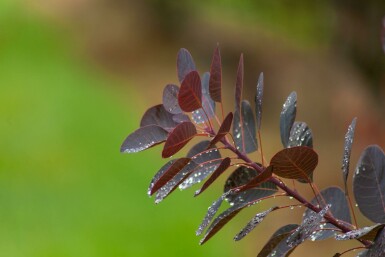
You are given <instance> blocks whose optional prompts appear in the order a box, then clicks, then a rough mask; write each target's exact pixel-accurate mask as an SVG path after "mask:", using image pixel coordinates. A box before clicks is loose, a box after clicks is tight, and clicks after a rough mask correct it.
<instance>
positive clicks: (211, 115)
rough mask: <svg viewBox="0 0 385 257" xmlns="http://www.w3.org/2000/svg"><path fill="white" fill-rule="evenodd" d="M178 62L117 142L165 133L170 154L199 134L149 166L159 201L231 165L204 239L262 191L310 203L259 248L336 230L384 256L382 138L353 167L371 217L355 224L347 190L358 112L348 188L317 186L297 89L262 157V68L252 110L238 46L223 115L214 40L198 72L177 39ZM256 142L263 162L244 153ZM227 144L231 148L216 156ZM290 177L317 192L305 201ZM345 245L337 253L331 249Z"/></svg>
mask: <svg viewBox="0 0 385 257" xmlns="http://www.w3.org/2000/svg"><path fill="white" fill-rule="evenodd" d="M177 71H178V78H179V82H180V87H179V86H177V85H174V84H169V85H167V86H166V87H165V88H164V91H163V103H162V104H159V105H155V106H153V107H151V108H149V109H148V110H147V111H146V112H145V114H144V115H143V117H142V120H141V122H140V128H139V129H137V130H136V131H134V132H133V133H131V134H130V135H129V136H128V137H127V138H126V139H125V140H124V142H123V144H122V146H121V152H126V153H134V152H139V151H142V150H146V149H148V148H150V147H153V146H155V145H158V144H161V143H164V146H163V151H162V157H163V158H169V157H172V156H173V155H175V154H177V153H178V152H179V151H180V150H181V149H182V148H183V147H184V146H186V145H187V144H188V143H189V142H190V141H191V140H192V139H193V138H198V137H203V138H204V139H203V140H202V141H200V142H199V143H197V144H195V145H194V146H192V148H191V149H190V150H189V151H188V153H187V155H186V156H184V157H179V158H172V159H171V160H169V161H167V163H166V164H165V165H164V166H163V167H162V168H160V170H159V171H158V172H157V173H156V174H155V176H154V178H153V179H152V181H151V183H150V186H149V189H148V194H149V195H154V194H155V202H156V203H159V202H161V201H162V200H163V199H164V198H165V197H167V196H168V195H169V194H170V193H171V192H173V191H174V190H175V189H176V188H178V187H179V188H180V189H186V188H189V187H191V186H192V185H194V184H197V183H200V182H202V181H205V182H204V184H203V185H202V187H201V188H200V189H199V190H197V191H196V192H195V196H198V195H200V194H202V193H203V192H204V191H205V190H206V189H207V188H208V187H209V186H211V185H212V184H213V182H215V180H216V179H217V178H218V177H219V176H221V175H222V174H223V173H224V172H225V171H227V170H229V169H231V168H232V167H235V169H234V170H233V171H232V173H231V174H230V175H229V177H228V178H227V180H226V182H225V186H224V193H223V194H221V195H220V196H219V198H218V199H217V200H216V201H214V202H213V204H212V205H211V206H210V207H209V209H208V212H207V214H206V216H205V217H204V219H203V221H202V223H201V225H200V226H199V228H198V230H197V232H196V234H197V235H201V234H202V233H203V232H205V233H204V235H203V238H202V239H201V241H200V242H201V244H203V243H205V242H206V241H207V240H209V239H210V238H211V237H212V236H214V235H215V234H216V233H217V232H218V231H219V230H220V229H221V228H222V227H223V226H224V225H226V224H227V223H228V222H229V221H230V220H231V219H232V218H233V217H235V216H236V215H237V214H238V213H239V212H240V211H241V210H243V209H245V208H246V207H249V206H251V205H254V204H256V203H259V202H261V201H262V200H265V199H268V198H274V197H276V196H285V197H290V198H294V199H296V200H297V201H298V202H299V203H298V205H301V206H305V207H306V208H305V211H304V214H303V218H302V221H301V222H300V224H288V225H284V226H283V227H281V228H280V229H278V230H277V231H276V232H275V233H274V234H273V235H272V236H271V238H270V239H269V240H268V241H267V243H266V244H265V246H264V247H263V249H262V250H261V251H260V252H259V254H258V257H264V256H289V255H290V253H292V252H293V251H294V249H295V248H296V247H297V246H298V245H300V244H301V243H303V242H304V241H305V240H312V241H315V240H324V239H327V238H331V237H334V238H335V239H336V240H352V239H354V240H357V241H358V242H359V243H361V244H362V246H360V247H358V248H362V249H363V250H364V251H362V252H361V253H360V254H359V256H366V257H372V256H384V255H383V254H384V252H385V232H384V230H383V227H384V226H385V155H384V152H383V151H382V149H381V148H380V147H379V146H376V145H372V146H369V147H367V148H366V149H365V150H364V151H363V153H362V155H361V158H360V159H359V161H358V163H357V167H356V169H355V173H354V177H353V189H354V190H353V191H354V196H355V200H356V203H357V205H358V207H359V209H360V211H361V212H362V214H363V215H365V216H366V217H367V218H368V219H370V220H371V221H373V222H375V223H376V224H374V225H373V226H371V227H363V228H359V227H358V225H357V222H356V221H355V217H354V216H355V215H354V209H353V207H352V203H351V202H352V201H351V198H350V196H349V193H348V191H347V186H346V184H347V179H348V175H349V170H350V169H349V163H350V154H351V148H352V143H353V138H354V131H355V126H356V119H353V121H352V123H351V124H350V126H349V127H348V131H347V133H346V136H345V146H344V152H343V158H342V177H343V182H344V184H345V188H344V190H343V189H341V188H339V187H335V186H331V187H328V188H325V189H323V190H322V191H318V190H317V189H316V187H315V186H314V184H313V172H314V170H315V169H316V166H317V164H318V155H317V153H316V152H315V151H314V150H313V136H312V131H311V129H310V128H309V126H308V125H307V124H306V123H305V122H301V121H295V118H296V112H297V105H296V104H297V95H296V93H295V92H292V93H291V94H290V95H289V96H288V98H287V99H286V101H285V103H284V104H283V108H282V112H281V115H280V135H281V141H282V145H283V149H282V150H280V151H278V152H277V153H276V154H275V155H274V156H273V157H272V158H271V160H270V162H269V163H267V162H266V160H265V157H264V156H263V150H262V143H261V133H260V132H261V118H262V99H263V88H264V77H263V73H261V74H260V76H259V78H258V81H257V86H256V96H255V113H254V111H253V108H252V107H251V104H250V103H249V102H248V101H247V100H243V99H242V91H243V90H242V89H243V73H244V70H243V56H242V55H241V57H240V61H239V65H238V71H237V79H236V83H235V84H236V86H235V109H234V113H232V112H229V113H228V114H227V115H226V116H225V115H224V111H223V105H222V100H223V99H222V65H221V56H220V51H219V48H216V49H215V50H214V54H213V57H212V62H211V66H210V72H206V73H203V75H202V76H201V75H200V74H199V73H198V71H197V69H196V67H195V63H194V61H193V58H192V56H191V55H190V53H189V52H188V51H187V50H186V49H181V50H180V51H179V53H178V57H177ZM216 105H220V107H221V119H220V118H219V117H218V116H217V114H216ZM257 138H258V140H257ZM255 151H258V152H259V153H260V156H261V158H260V163H259V162H256V161H255V160H252V159H250V158H249V156H248V154H249V153H252V152H255ZM223 154H225V155H227V157H224V156H222V155H223ZM228 156H230V157H228ZM290 181H293V183H294V182H295V181H298V182H300V183H305V184H308V185H309V186H310V187H311V188H312V190H313V192H314V198H313V199H312V200H310V201H308V200H307V199H305V198H304V197H302V196H301V194H300V193H299V192H298V191H297V190H295V189H291V188H289V187H288V186H287V185H288V184H291V182H290ZM288 182H290V183H288ZM224 200H226V201H227V202H228V203H229V207H228V208H227V209H226V210H225V211H223V212H222V213H220V214H219V215H217V216H216V214H217V212H218V209H219V207H220V206H221V204H222V202H223V201H224ZM287 207H290V206H272V207H270V208H269V209H267V210H266V211H264V212H261V213H257V214H256V215H255V217H253V219H252V220H251V221H250V222H249V223H247V224H246V226H245V227H244V228H243V229H242V230H241V231H240V232H239V233H238V234H237V235H236V236H235V237H234V240H240V239H242V238H243V237H244V236H246V235H247V234H248V233H250V231H252V230H253V229H254V228H255V227H256V226H257V225H258V224H259V223H261V222H262V221H263V220H264V218H265V217H266V216H267V215H269V214H270V213H271V212H274V211H277V210H280V209H284V208H287ZM350 211H352V214H353V218H354V224H352V221H351V216H350V215H351V212H350ZM348 251H349V250H347V251H345V252H348ZM379 253H382V254H379ZM341 255H342V254H340V253H337V254H336V255H335V256H341Z"/></svg>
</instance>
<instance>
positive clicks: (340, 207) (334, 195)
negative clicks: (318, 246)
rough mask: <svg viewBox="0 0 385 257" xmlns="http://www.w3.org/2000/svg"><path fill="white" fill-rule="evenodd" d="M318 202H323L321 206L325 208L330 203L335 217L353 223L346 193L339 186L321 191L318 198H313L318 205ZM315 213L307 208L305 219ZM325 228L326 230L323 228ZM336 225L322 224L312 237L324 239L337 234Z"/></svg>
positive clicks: (330, 211) (312, 201)
mask: <svg viewBox="0 0 385 257" xmlns="http://www.w3.org/2000/svg"><path fill="white" fill-rule="evenodd" d="M317 199H318V200H317ZM318 202H320V203H321V206H320V208H324V207H325V206H326V204H330V205H331V207H330V210H329V213H331V214H332V215H333V217H334V218H336V219H338V220H341V221H344V222H346V223H351V218H350V213H349V204H348V202H347V200H346V197H345V193H344V192H343V191H342V190H341V189H340V188H338V187H328V188H326V189H324V190H322V191H321V192H320V195H317V198H315V197H314V198H313V199H312V200H311V203H312V204H313V205H315V206H317V205H318ZM311 215H314V212H313V211H312V210H310V209H306V211H305V213H304V216H303V220H304V219H306V218H308V217H309V216H311ZM322 229H325V230H322ZM332 229H336V227H335V226H334V225H332V224H329V223H328V224H321V225H320V226H319V227H318V230H319V231H317V232H315V233H314V234H313V235H312V236H311V239H312V240H313V241H314V240H324V239H327V238H330V237H333V236H335V235H336V232H335V231H332Z"/></svg>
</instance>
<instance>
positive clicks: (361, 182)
mask: <svg viewBox="0 0 385 257" xmlns="http://www.w3.org/2000/svg"><path fill="white" fill-rule="evenodd" d="M353 192H354V196H355V198H356V201H357V204H358V208H359V209H360V211H361V212H362V214H364V215H365V216H366V217H367V218H368V219H370V220H371V221H373V222H377V223H385V155H384V152H383V151H382V149H381V148H380V147H379V146H377V145H372V146H368V147H367V148H366V149H365V150H364V151H363V152H362V154H361V157H360V159H359V161H358V163H357V167H356V172H355V174H354V177H353Z"/></svg>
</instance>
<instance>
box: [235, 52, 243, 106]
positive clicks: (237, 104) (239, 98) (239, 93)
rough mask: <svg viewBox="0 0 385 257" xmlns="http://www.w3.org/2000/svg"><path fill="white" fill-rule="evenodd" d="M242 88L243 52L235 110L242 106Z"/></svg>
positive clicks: (239, 67)
mask: <svg viewBox="0 0 385 257" xmlns="http://www.w3.org/2000/svg"><path fill="white" fill-rule="evenodd" d="M242 90H243V54H241V57H240V58H239V64H238V71H237V82H236V84H235V111H237V110H239V109H240V108H241V101H242Z"/></svg>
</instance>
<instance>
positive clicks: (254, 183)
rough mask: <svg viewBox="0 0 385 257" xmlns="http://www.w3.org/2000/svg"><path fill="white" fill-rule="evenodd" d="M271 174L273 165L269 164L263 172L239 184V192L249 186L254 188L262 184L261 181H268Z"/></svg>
mask: <svg viewBox="0 0 385 257" xmlns="http://www.w3.org/2000/svg"><path fill="white" fill-rule="evenodd" d="M272 175H273V166H269V167H267V168H266V169H264V170H263V172H262V173H261V174H259V175H257V176H256V177H254V178H252V179H251V180H250V181H249V182H248V183H247V184H245V185H243V186H241V188H240V190H239V192H243V191H246V190H248V189H251V188H255V187H257V186H259V185H260V184H262V183H263V182H266V181H268V180H269V179H270V178H271V176H272Z"/></svg>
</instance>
